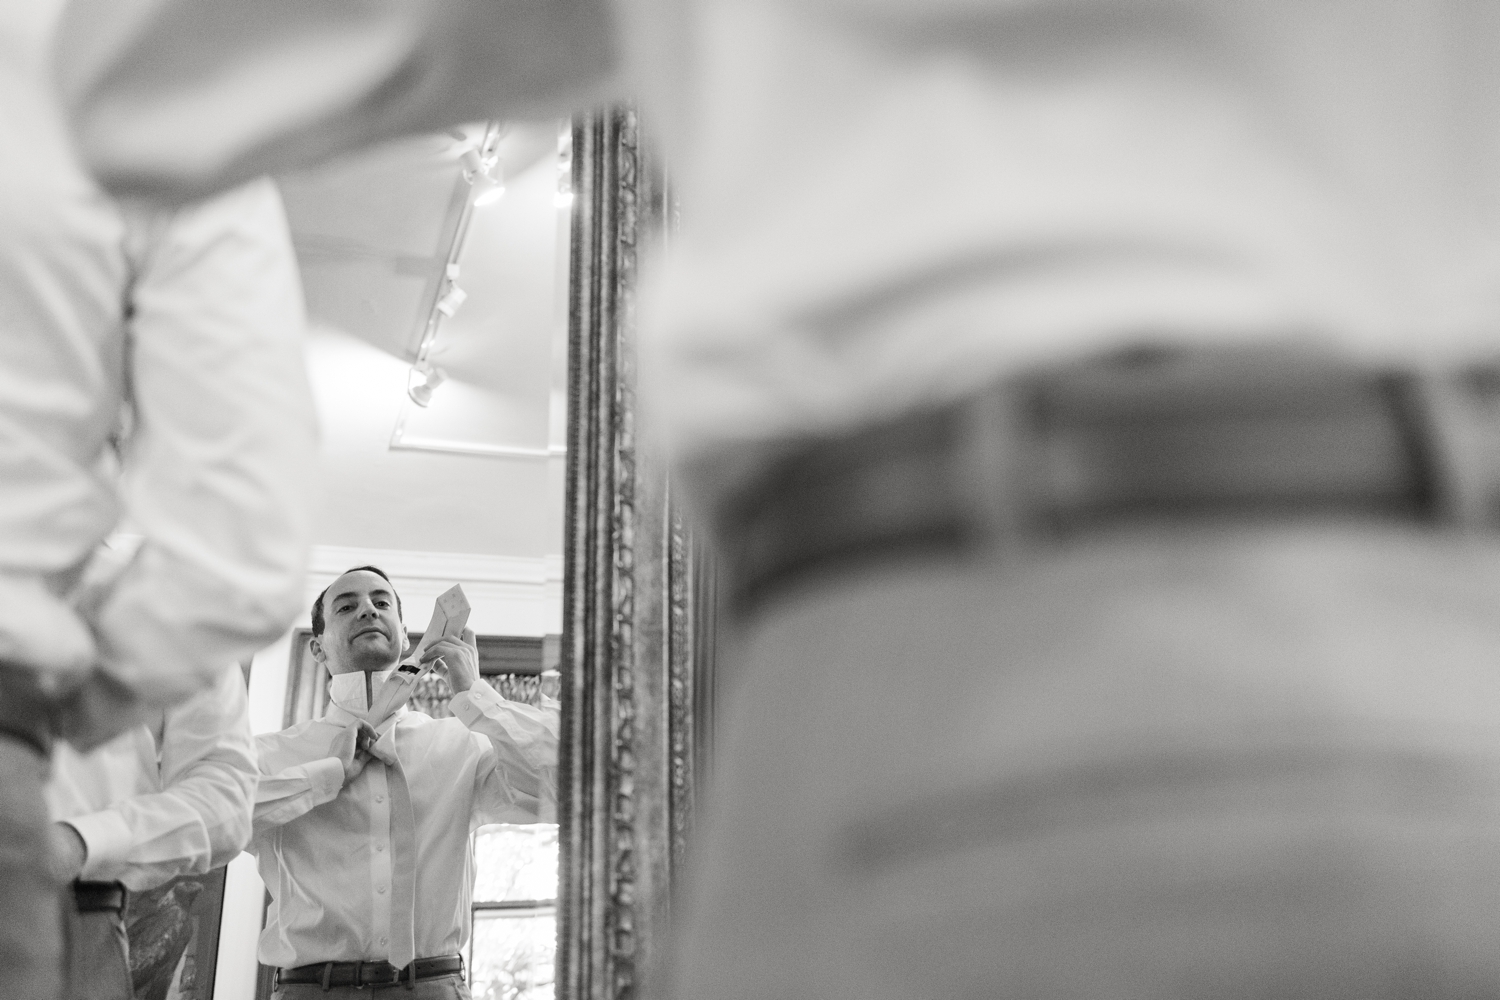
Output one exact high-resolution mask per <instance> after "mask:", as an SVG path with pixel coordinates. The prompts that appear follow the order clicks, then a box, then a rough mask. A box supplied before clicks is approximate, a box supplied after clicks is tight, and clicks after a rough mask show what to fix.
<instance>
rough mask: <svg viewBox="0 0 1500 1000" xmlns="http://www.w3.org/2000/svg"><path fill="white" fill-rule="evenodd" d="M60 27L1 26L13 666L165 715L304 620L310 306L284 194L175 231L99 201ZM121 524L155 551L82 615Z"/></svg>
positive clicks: (2, 310)
mask: <svg viewBox="0 0 1500 1000" xmlns="http://www.w3.org/2000/svg"><path fill="white" fill-rule="evenodd" d="M56 6H57V5H56V4H53V3H49V2H45V0H44V2H40V3H36V4H11V5H9V6H8V7H7V11H6V13H5V14H4V15H3V16H0V93H3V94H4V95H5V99H4V100H3V101H0V232H3V233H4V239H3V240H0V661H6V662H9V663H14V664H20V665H23V666H25V667H29V668H31V669H34V670H37V671H40V672H41V673H42V674H44V675H50V676H52V677H58V676H61V675H66V674H72V675H75V676H76V675H78V674H81V673H82V672H84V671H88V670H91V669H94V668H98V669H101V670H103V671H105V672H106V673H108V674H110V675H112V676H113V677H114V678H115V679H117V680H119V681H121V682H123V683H124V685H125V686H126V687H128V688H129V689H131V690H132V691H134V692H135V693H136V694H138V695H139V696H141V697H143V698H145V699H147V700H149V701H155V702H163V703H165V702H170V701H172V700H176V699H179V698H182V697H184V696H186V695H188V694H190V693H192V692H193V691H195V690H198V689H200V688H202V687H204V686H205V685H208V684H211V683H213V682H214V681H215V680H216V679H217V678H218V676H219V673H220V671H221V668H222V666H223V665H224V664H226V663H233V662H235V661H237V660H239V659H241V658H243V657H244V656H245V655H246V654H248V653H250V652H252V651H254V650H255V649H258V648H260V647H261V646H264V645H265V644H266V643H268V642H270V641H272V640H273V639H274V638H275V637H276V636H277V635H279V634H280V633H281V631H282V630H283V629H284V627H285V626H286V624H287V623H288V622H289V621H290V619H291V618H292V617H293V616H294V615H295V614H296V612H297V610H298V608H297V605H298V604H299V603H300V599H301V586H302V572H303V566H304V562H305V558H306V554H305V549H306V545H307V542H308V538H309V534H310V528H311V511H310V507H311V496H310V480H311V476H312V473H313V468H314V464H313V460H314V455H315V446H316V441H315V425H314V416H313V409H312V405H311V398H310V393H309V390H308V387H307V379H306V372H305V367H304V362H303V359H302V354H301V341H302V331H303V325H304V317H303V309H302V299H301V287H300V284H299V280H298V273H297V265H296V259H295V257H294V256H293V252H292V247H291V241H290V237H289V234H288V231H287V226H286V221H285V217H284V215H283V212H282V209H281V204H280V200H279V196H278V194H277V192H276V190H275V187H274V186H273V185H272V183H271V182H270V181H269V180H261V181H256V182H252V183H250V184H248V185H245V186H243V187H240V188H237V189H234V190H232V191H230V192H228V193H226V194H223V195H220V196H218V197H215V198H213V199H211V200H209V201H205V202H203V203H201V204H197V205H192V206H189V207H185V208H183V209H181V210H178V211H175V212H165V211H147V210H144V209H132V208H126V207H122V206H121V205H119V204H117V203H116V202H115V201H113V200H112V199H110V198H109V197H107V196H106V195H105V194H104V193H102V192H101V191H100V190H99V189H98V188H97V187H96V186H95V185H94V184H93V182H92V181H91V180H90V179H89V178H88V176H87V175H86V174H85V173H84V171H83V170H82V168H81V167H80V166H79V165H78V164H77V163H76V162H75V160H74V158H73V153H72V150H71V148H70V146H69V143H68V140H67V137H66V135H65V134H64V129H63V127H62V125H61V113H60V110H59V108H58V106H57V103H56V101H55V98H54V95H53V91H52V86H51V72H50V68H49V60H48V55H47V54H48V46H49V44H50V35H51V31H52V22H53V20H54V17H55V13H56V11H55V7H56ZM127 414H128V417H127ZM122 425H125V426H127V428H128V431H127V433H125V434H124V435H123V437H122V438H120V447H119V449H118V450H117V449H116V448H115V447H114V446H113V445H112V443H111V438H112V436H114V435H116V434H117V432H118V431H120V429H121V428H122ZM122 519H127V520H128V524H129V527H130V529H131V530H133V531H136V532H139V533H140V534H141V535H142V536H143V539H144V540H143V543H142V544H141V545H140V547H139V549H138V550H137V551H136V553H135V555H134V558H133V559H132V560H131V562H130V563H129V565H128V566H126V567H125V568H124V569H123V571H122V572H120V573H118V574H117V575H116V576H114V578H113V579H112V580H111V582H110V583H109V584H108V585H107V586H105V587H102V588H99V589H96V590H94V591H92V592H91V593H90V594H89V596H88V598H87V600H86V601H84V602H80V601H77V600H74V599H73V597H74V596H76V595H72V594H71V591H72V589H73V587H74V585H75V583H76V581H77V579H78V577H79V575H80V573H81V571H82V569H83V567H84V564H85V562H86V560H87V559H88V558H89V556H90V554H91V553H92V552H93V551H94V549H95V547H96V546H97V545H98V543H99V542H100V541H101V540H102V539H103V538H104V537H105V536H106V535H107V534H109V533H110V532H111V531H113V530H114V529H115V528H116V525H117V524H118V523H120V522H121V521H122Z"/></svg>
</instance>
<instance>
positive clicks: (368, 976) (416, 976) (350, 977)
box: [276, 955, 464, 990]
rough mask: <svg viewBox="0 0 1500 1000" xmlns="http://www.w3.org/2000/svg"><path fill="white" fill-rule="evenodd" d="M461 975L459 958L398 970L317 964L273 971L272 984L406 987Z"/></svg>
mask: <svg viewBox="0 0 1500 1000" xmlns="http://www.w3.org/2000/svg"><path fill="white" fill-rule="evenodd" d="M463 971H464V960H463V958H462V957H461V956H459V955H444V956H441V957H439V958H419V959H417V960H416V961H414V962H412V963H411V964H410V965H407V966H404V967H403V968H400V969H398V968H396V967H395V966H394V965H392V964H391V963H389V962H317V963H315V964H313V965H299V966H297V967H296V968H294V969H277V970H276V984H277V985H278V986H286V985H297V984H312V985H316V986H321V987H323V989H325V990H329V989H332V988H333V987H335V986H353V987H356V988H364V987H372V986H397V985H401V984H406V985H408V986H409V985H410V984H411V983H415V982H419V981H421V980H423V979H435V978H437V977H438V976H451V975H455V974H462V973H463Z"/></svg>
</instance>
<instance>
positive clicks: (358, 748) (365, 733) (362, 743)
mask: <svg viewBox="0 0 1500 1000" xmlns="http://www.w3.org/2000/svg"><path fill="white" fill-rule="evenodd" d="M376 738H377V737H376V735H375V730H374V729H371V728H370V724H369V723H368V722H355V723H351V724H350V725H349V726H347V727H345V728H344V729H341V730H339V733H338V735H337V736H335V737H334V738H333V742H331V743H329V744H328V756H330V757H337V758H338V759H339V763H341V764H343V765H344V785H345V786H346V787H347V786H348V784H349V782H351V781H353V780H354V779H355V778H357V777H359V772H361V771H363V770H364V769H365V765H366V764H368V763H369V762H370V745H371V744H372V743H374V742H375V740H376Z"/></svg>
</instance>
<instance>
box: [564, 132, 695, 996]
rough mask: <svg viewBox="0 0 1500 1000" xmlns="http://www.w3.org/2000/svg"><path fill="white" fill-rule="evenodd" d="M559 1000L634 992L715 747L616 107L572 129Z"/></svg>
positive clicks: (637, 195)
mask: <svg viewBox="0 0 1500 1000" xmlns="http://www.w3.org/2000/svg"><path fill="white" fill-rule="evenodd" d="M573 190H574V195H575V197H574V203H573V223H572V224H573V240H572V260H571V269H570V282H569V285H570V289H569V295H570V311H569V361H568V364H569V417H568V420H569V426H568V467H567V489H566V496H567V504H568V508H567V512H566V517H565V526H564V532H565V537H564V571H563V572H564V581H563V593H564V597H563V601H564V608H563V639H562V661H563V669H562V673H563V679H564V683H563V698H562V703H563V709H562V717H563V724H562V749H561V760H560V768H559V775H558V785H559V801H558V812H559V822H560V826H561V829H560V835H559V843H560V847H561V852H562V857H561V862H560V873H561V879H560V881H561V884H560V886H559V893H558V902H559V912H560V921H559V927H558V954H557V998H558V1000H606V998H607V1000H621V998H629V997H633V996H635V995H636V993H637V991H638V989H639V986H640V982H641V979H642V976H643V975H649V972H650V969H651V968H652V967H653V966H654V965H655V964H656V963H657V962H659V961H660V959H661V957H662V951H663V948H664V945H665V940H666V930H667V926H668V922H669V920H670V911H671V892H672V877H673V873H674V871H676V870H677V869H678V867H679V865H680V864H681V861H682V858H683V854H684V852H685V850H686V846H687V838H688V835H689V832H690V827H691V821H692V811H693V791H694V786H695V784H696V783H697V782H698V781H699V780H700V778H701V776H702V773H703V771H704V768H705V766H706V764H707V759H708V758H707V752H706V751H707V747H708V744H709V742H710V740H711V736H712V717H713V710H712V705H713V700H712V699H713V685H712V676H713V671H712V651H713V636H714V613H713V607H714V594H713V585H712V572H711V570H710V569H709V568H708V565H707V561H706V559H705V558H704V556H703V553H702V552H701V551H700V547H699V545H698V544H697V543H696V542H695V540H694V539H693V537H692V536H691V534H690V533H689V532H688V531H687V529H686V527H685V525H684V523H683V521H682V518H681V517H680V516H679V514H678V513H677V512H676V510H675V509H674V505H673V501H672V492H671V489H670V487H669V484H668V482H667V474H666V467H665V464H664V463H663V462H662V460H661V459H660V457H659V456H657V455H654V454H652V453H650V452H649V450H647V449H646V448H644V447H643V446H642V444H641V442H640V441H639V440H638V438H637V435H636V425H635V381H634V378H635V373H634V332H635V309H634V301H635V300H634V287H635V278H636V264H637V256H638V252H639V249H640V247H641V244H642V243H643V242H644V241H645V240H646V239H648V238H650V237H652V236H653V235H664V234H665V232H666V231H667V228H668V222H669V205H670V198H669V193H668V189H667V184H666V179H665V175H664V174H663V173H662V172H660V171H659V170H657V169H655V167H654V166H653V165H651V164H650V163H649V162H648V161H647V160H646V159H645V158H644V157H643V156H642V152H641V149H640V145H639V130H638V123H637V116H636V113H635V111H634V110H632V109H630V108H619V109H615V110H612V111H609V112H604V113H601V114H598V115H595V116H592V117H588V118H581V119H578V120H577V121H576V122H575V124H574V129H573Z"/></svg>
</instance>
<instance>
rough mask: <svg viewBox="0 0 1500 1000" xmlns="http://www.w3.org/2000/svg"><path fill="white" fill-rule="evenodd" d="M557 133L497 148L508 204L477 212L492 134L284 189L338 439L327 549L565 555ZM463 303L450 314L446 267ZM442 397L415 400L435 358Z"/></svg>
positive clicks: (329, 477) (439, 138)
mask: <svg viewBox="0 0 1500 1000" xmlns="http://www.w3.org/2000/svg"><path fill="white" fill-rule="evenodd" d="M559 134H560V133H559V128H558V125H557V123H554V122H545V123H537V124H509V125H503V126H499V127H498V128H497V130H496V131H494V132H491V133H489V136H488V139H489V142H490V143H491V145H490V147H489V148H490V149H492V150H493V153H494V154H495V159H496V161H497V169H498V173H499V176H500V177H501V178H502V179H503V181H504V185H505V193H504V195H503V197H501V198H500V199H499V200H498V201H495V202H494V203H493V204H487V205H481V206H472V205H471V199H472V195H473V189H471V186H470V184H469V181H468V180H467V178H466V176H465V170H464V164H463V162H462V161H461V156H462V155H463V153H464V152H465V151H466V150H469V149H473V148H475V147H479V146H482V144H484V143H485V141H486V129H485V126H484V125H483V124H480V125H475V126H470V127H466V128H463V129H458V130H454V131H453V132H449V133H443V134H440V135H433V136H422V137H418V138H414V139H407V140H402V141H400V142H397V143H392V144H389V145H386V146H383V147H380V148H378V149H375V150H371V151H369V152H366V153H363V154H361V155H359V156H357V157H352V158H346V159H344V160H341V161H337V162H335V163H331V164H328V165H325V166H322V167H320V168H318V169H316V170H313V171H307V172H303V173H299V174H295V175H287V176H284V177H281V178H278V180H279V182H280V185H281V189H282V195H283V199H284V201H285V204H286V209H287V216H288V221H289V223H290V225H291V230H292V237H293V242H294V244H295V246H296V250H297V255H298V259H299V262H300V265H301V271H302V280H303V285H304V291H305V294H306V298H307V306H308V315H309V320H310V324H311V335H310V338H309V351H308V358H309V373H310V376H311V379H312V382H313V387H314V393H315V395H316V397H317V400H318V405H319V412H320V416H321V418H322V424H323V439H324V462H323V465H324V480H325V495H326V496H325V502H324V514H323V517H322V519H321V521H320V524H319V528H318V538H317V541H318V542H319V543H320V544H330V545H355V546H359V545H363V546H369V547H376V548H388V549H389V548H400V549H413V550H423V551H443V552H477V553H485V554H501V555H525V556H534V555H548V554H555V553H558V552H560V551H561V535H562V528H561V517H562V493H561V482H562V445H563V442H564V439H565V416H566V414H565V404H564V402H563V400H564V399H565V397H566V305H567V301H566V299H567V297H566V290H567V256H568V255H567V247H568V242H567V240H568V228H567V227H568V221H569V214H570V213H569V212H568V211H567V210H566V209H565V208H563V207H560V206H559V202H558V196H557V192H558V179H559V175H560V168H561V169H562V170H565V169H566V159H565V157H566V151H565V149H564V151H562V152H561V153H560V150H559ZM450 263H456V264H457V265H458V270H457V278H456V283H457V284H458V285H459V286H460V287H461V288H462V290H463V291H464V292H465V293H466V294H467V298H466V299H465V300H464V302H463V303H462V305H461V306H460V307H459V308H458V309H457V311H456V312H454V313H453V315H452V316H451V317H450V316H445V315H442V314H440V313H437V312H435V311H434V309H435V305H436V303H437V301H438V300H439V297H440V296H442V295H443V294H445V293H446V291H447V290H448V280H449V275H448V271H447V268H448V265H449V264H450ZM421 356H425V357H426V359H427V360H428V361H430V362H431V363H433V364H435V365H436V366H438V367H440V368H442V369H443V370H444V372H445V374H446V381H444V382H442V384H441V385H439V386H438V387H437V389H436V391H435V392H434V394H433V397H432V400H431V405H430V406H427V407H419V406H417V405H415V404H414V403H413V402H412V401H411V400H410V399H409V398H408V395H407V387H408V385H409V384H411V381H410V380H411V378H412V376H411V367H412V365H413V363H414V362H416V361H417V360H419V357H421Z"/></svg>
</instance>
